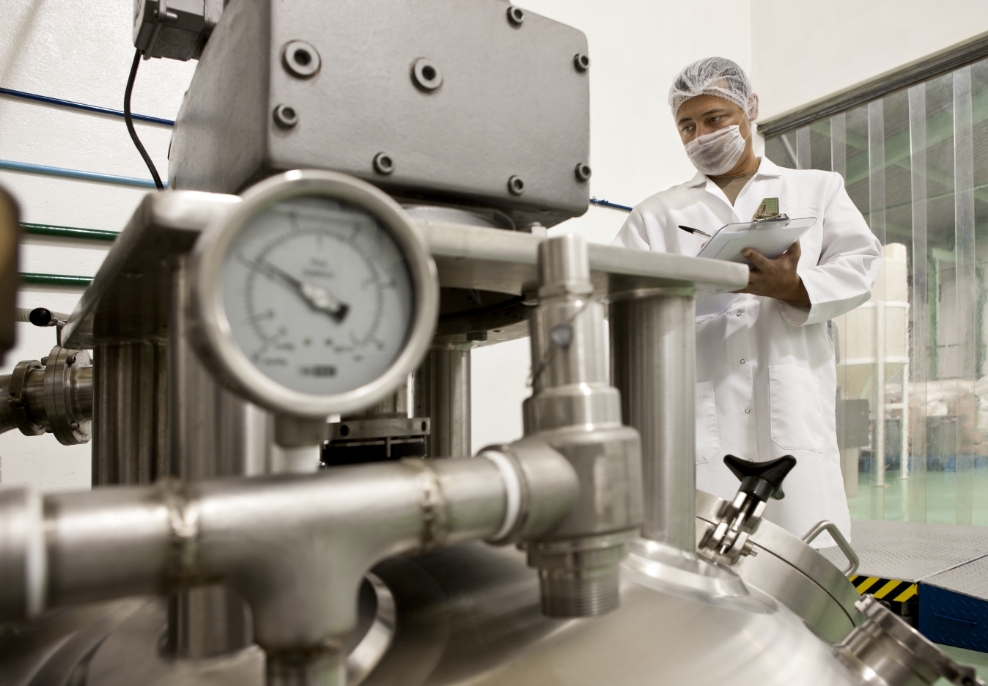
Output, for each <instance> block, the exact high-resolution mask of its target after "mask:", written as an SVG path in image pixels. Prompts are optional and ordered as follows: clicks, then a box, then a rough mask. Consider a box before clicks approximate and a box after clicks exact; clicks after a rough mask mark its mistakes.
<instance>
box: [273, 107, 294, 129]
mask: <svg viewBox="0 0 988 686" xmlns="http://www.w3.org/2000/svg"><path fill="white" fill-rule="evenodd" d="M274 123H275V124H277V125H278V126H280V127H281V128H283V129H290V128H292V127H293V126H295V125H296V124H298V112H296V111H295V108H294V107H289V106H288V105H278V106H277V107H275V108H274Z"/></svg>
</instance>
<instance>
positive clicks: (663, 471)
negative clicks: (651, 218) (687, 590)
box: [610, 293, 696, 552]
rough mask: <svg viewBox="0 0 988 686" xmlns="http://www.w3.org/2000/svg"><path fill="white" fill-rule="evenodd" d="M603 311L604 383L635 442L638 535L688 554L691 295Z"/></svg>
mask: <svg viewBox="0 0 988 686" xmlns="http://www.w3.org/2000/svg"><path fill="white" fill-rule="evenodd" d="M641 295H642V297H633V298H628V299H622V300H617V301H616V302H613V303H612V304H611V306H610V333H611V379H612V383H613V384H614V385H615V386H616V387H617V388H618V390H619V391H620V392H621V400H622V417H623V419H624V423H625V424H627V425H628V426H632V427H634V428H636V429H638V432H639V433H640V434H641V439H642V471H643V481H644V488H645V496H644V497H645V523H644V525H643V527H642V535H643V536H644V537H645V538H648V539H651V540H653V541H659V542H661V543H666V544H668V545H672V546H675V547H677V548H679V549H681V550H686V551H688V552H692V551H694V550H695V548H696V523H695V516H696V502H695V497H696V496H695V493H696V464H695V463H696V459H695V454H696V439H695V433H696V425H695V418H694V416H695V415H694V413H695V408H694V394H695V389H696V369H695V364H696V362H695V361H696V343H695V337H696V334H695V324H694V320H695V306H694V300H693V297H692V295H688V294H685V295H677V294H665V293H660V294H655V293H651V294H641Z"/></svg>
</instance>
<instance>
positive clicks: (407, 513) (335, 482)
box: [0, 441, 579, 685]
mask: <svg viewBox="0 0 988 686" xmlns="http://www.w3.org/2000/svg"><path fill="white" fill-rule="evenodd" d="M523 454H524V455H528V456H529V457H528V459H523V460H522V461H521V462H515V461H512V460H511V459H510V458H508V457H506V456H502V457H501V458H498V459H497V460H496V461H495V459H489V458H473V459H459V460H439V461H430V462H426V461H421V460H409V461H406V462H404V463H388V464H374V465H363V466H359V467H340V468H336V469H333V470H329V471H327V472H324V473H322V474H319V475H306V476H294V475H292V476H288V475H280V476H275V477H258V478H250V479H225V480H222V481H214V482H203V483H198V484H182V483H178V482H172V481H169V480H162V481H161V482H159V483H158V484H157V485H155V486H150V487H122V488H104V489H98V490H94V491H88V492H84V493H71V494H53V495H49V496H46V497H45V498H44V499H43V503H42V501H41V499H39V498H38V497H37V496H30V494H29V492H26V491H22V490H12V491H9V492H7V493H6V494H3V497H0V522H2V523H4V524H5V526H7V527H8V528H9V527H13V528H11V529H10V531H7V532H6V533H8V534H10V535H5V536H3V537H2V538H0V561H13V563H14V564H6V563H4V564H0V581H2V582H3V583H2V584H0V613H2V614H0V621H3V620H6V619H14V618H22V617H25V616H31V615H34V614H37V613H38V612H40V611H42V610H44V609H46V608H51V607H55V606H57V605H62V604H70V603H85V602H90V601H97V600H108V599H112V598H119V597H124V596H129V595H142V594H161V593H166V592H169V591H172V590H174V589H176V588H179V587H183V586H190V585H202V584H204V583H211V582H215V581H217V580H223V581H225V582H226V583H227V584H228V585H229V586H230V587H231V588H233V589H235V590H236V591H237V592H238V593H239V594H240V595H241V596H242V597H244V598H245V599H246V600H247V602H248V603H249V604H250V606H251V609H252V611H253V622H254V635H255V640H256V642H257V643H258V645H260V646H261V647H262V648H263V649H264V650H265V651H266V652H267V655H268V674H269V683H271V684H320V685H335V684H341V685H342V683H343V681H342V678H343V677H342V671H341V668H340V665H341V660H340V655H339V650H340V646H341V645H342V640H343V638H345V636H346V635H347V634H348V633H349V632H350V631H352V630H353V629H354V628H355V626H356V623H357V615H356V612H357V603H356V602H355V599H356V596H357V591H358V588H359V584H360V581H361V579H362V577H363V575H364V574H365V573H366V572H367V570H369V569H370V567H371V566H373V565H374V564H375V563H376V562H378V561H379V560H381V559H383V558H384V557H388V556H391V555H394V554H397V553H400V552H403V551H407V550H415V549H428V548H432V547H435V546H439V545H446V544H451V543H456V542H460V541H466V540H472V539H481V538H490V537H494V536H495V535H499V534H501V533H502V532H505V531H510V532H511V533H510V537H511V540H522V541H524V540H531V539H532V538H538V537H540V536H544V535H545V534H546V533H547V532H548V531H550V530H552V529H553V528H555V526H556V524H557V523H558V522H559V521H560V519H562V518H563V517H564V516H565V515H566V513H567V512H568V511H569V510H570V508H571V507H572V505H573V503H574V501H575V499H576V496H577V492H578V491H579V484H578V481H577V474H576V473H575V472H574V470H573V468H572V467H571V466H570V465H569V463H568V462H567V461H566V460H565V459H563V458H562V457H561V456H560V455H559V454H558V453H556V452H555V451H553V450H551V449H550V448H548V447H546V446H544V444H543V446H542V447H541V449H538V448H536V447H534V445H533V442H532V441H528V442H527V444H526V448H525V451H523ZM512 482H513V483H514V486H509V484H511V483H512ZM509 488H512V489H514V490H515V492H520V493H524V494H526V499H527V500H526V502H525V503H524V504H519V503H515V505H514V506H513V505H512V504H511V502H510V499H509V496H508V493H509ZM533 515H534V516H533ZM286 522H290V523H291V525H290V526H286V525H285V523H286ZM0 533H3V532H0ZM32 561H33V562H32Z"/></svg>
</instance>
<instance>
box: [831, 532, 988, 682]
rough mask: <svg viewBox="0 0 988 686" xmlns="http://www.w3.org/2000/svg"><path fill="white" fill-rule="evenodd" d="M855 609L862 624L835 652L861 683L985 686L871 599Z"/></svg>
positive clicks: (857, 604) (837, 646)
mask: <svg viewBox="0 0 988 686" xmlns="http://www.w3.org/2000/svg"><path fill="white" fill-rule="evenodd" d="M814 528H815V527H814ZM854 607H855V608H857V610H858V611H859V612H861V614H862V615H864V617H865V621H864V623H863V624H861V626H859V627H857V628H856V629H855V630H854V631H852V632H851V633H850V634H849V635H848V636H847V638H845V639H844V640H843V641H841V642H840V643H838V644H837V645H836V646H835V653H836V655H837V657H838V659H840V660H841V662H843V663H844V664H846V665H847V666H848V667H850V668H851V670H852V671H854V672H855V673H856V674H859V675H860V676H861V677H862V683H869V684H871V683H881V684H887V686H919V685H920V684H934V683H936V682H938V681H939V679H940V678H941V677H943V678H944V679H946V680H947V681H949V682H950V683H951V684H954V685H955V686H985V682H984V681H982V680H981V679H979V678H978V675H977V673H976V672H975V670H974V668H973V667H968V666H966V665H960V664H958V663H957V662H955V661H954V660H953V659H951V658H950V657H949V656H948V655H946V654H945V653H944V652H943V651H942V650H940V648H938V647H937V646H936V645H934V644H933V643H931V642H930V641H929V640H927V639H926V638H924V637H923V636H922V634H920V633H919V632H918V631H916V630H915V629H913V628H912V627H911V626H909V625H908V624H906V623H905V622H904V621H902V619H901V618H899V617H898V616H896V615H895V614H893V613H892V611H890V610H889V609H887V608H886V607H884V606H883V605H882V604H881V603H880V602H879V601H878V600H875V598H874V596H871V595H865V596H863V597H862V598H861V600H859V601H858V602H856V603H855V604H854Z"/></svg>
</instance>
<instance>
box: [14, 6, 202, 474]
mask: <svg viewBox="0 0 988 686" xmlns="http://www.w3.org/2000/svg"><path fill="white" fill-rule="evenodd" d="M132 5H133V3H132V2H130V1H129V0H85V1H81V0H80V1H76V2H71V3H62V2H45V1H44V0H3V7H2V10H0V14H2V16H3V19H2V20H0V86H3V87H6V88H12V89H16V90H22V91H28V92H33V93H40V94H43V95H49V96H53V97H59V98H63V99H66V100H74V101H77V102H83V103H88V104H94V105H101V106H104V107H112V108H114V109H122V108H123V92H124V87H125V86H126V83H127V75H128V73H129V71H130V64H131V60H132V59H133V54H134V49H133V47H132V44H131V35H130V25H131V24H130V22H131V11H132ZM194 68H195V65H194V64H193V63H189V64H182V63H179V62H173V61H163V60H153V61H150V62H145V63H143V64H142V65H141V68H140V72H139V74H138V77H137V87H136V88H135V90H134V97H133V108H134V111H135V112H138V113H141V114H150V115H155V116H159V117H164V118H168V119H173V118H174V117H175V115H176V114H177V113H178V107H179V104H180V103H181V99H182V94H183V93H184V92H185V89H186V87H187V84H188V82H189V80H190V79H191V77H192V71H193V69H194ZM138 131H139V133H140V135H141V137H142V139H143V140H144V143H145V145H146V146H147V149H148V151H149V152H150V154H151V156H152V157H153V158H154V159H155V162H156V163H157V165H158V169H159V170H160V171H161V173H162V176H164V172H165V169H166V167H167V161H166V154H167V151H168V140H169V136H170V129H168V128H164V127H160V126H153V125H142V124H138ZM0 159H6V160H14V161H17V162H32V163H35V164H45V165H52V166H58V167H67V168H70V169H79V170H84V171H92V172H102V173H107V174H117V175H121V176H134V177H140V178H145V179H149V178H150V175H149V174H148V171H147V168H146V167H145V166H144V162H143V161H142V160H141V158H140V156H139V155H138V153H137V151H136V150H135V149H134V146H133V144H132V143H131V142H130V138H129V137H128V135H127V130H126V128H125V126H124V122H123V120H122V119H119V118H116V117H109V116H102V115H91V114H84V113H81V112H78V111H76V110H68V109H63V108H57V107H49V106H46V105H41V104H35V103H28V102H25V101H23V100H17V99H13V98H8V97H5V96H0ZM0 184H3V185H4V186H5V187H6V188H7V189H8V190H9V191H11V192H12V193H13V194H14V195H15V197H17V199H18V201H19V202H20V206H21V212H22V215H23V219H24V221H28V222H37V223H49V224H60V225H67V226H81V227H86V228H95V229H111V230H117V231H119V230H120V229H122V228H123V226H124V224H125V222H126V221H127V219H128V218H129V217H130V215H131V213H132V212H133V209H134V207H135V206H136V205H137V203H138V202H140V199H141V198H142V197H143V196H144V193H145V192H146V191H143V190H140V189H131V188H124V187H120V186H111V185H108V184H102V183H92V182H80V181H71V180H65V179H55V178H51V177H46V176H36V175H31V174H22V173H14V172H6V171H0ZM108 247H109V245H108V244H103V243H80V242H77V241H72V242H69V241H64V240H57V239H45V238H35V237H28V238H27V239H26V240H25V242H24V244H23V245H22V248H21V267H20V268H21V271H26V272H43V273H55V274H77V275H84V276H92V275H93V274H95V273H96V270H97V269H98V268H99V265H100V264H101V263H102V261H103V258H104V256H105V255H106V252H107V249H108ZM80 294H81V290H80V289H65V288H33V287H28V288H24V289H22V290H21V293H20V296H19V301H20V306H21V307H28V308H32V307H41V306H44V307H48V308H49V309H52V310H56V311H63V312H71V311H72V309H73V308H74V307H75V303H76V301H77V300H78V298H79V295H80ZM18 338H19V341H18V345H17V347H16V348H15V349H14V350H12V351H10V352H9V353H7V356H6V359H5V363H6V364H5V365H4V367H3V372H4V373H6V372H8V371H9V370H10V368H11V367H12V366H13V365H14V364H15V363H16V362H17V361H18V360H21V359H38V358H39V357H42V356H44V355H45V354H46V353H47V352H48V350H49V349H50V348H51V346H52V345H54V343H55V337H54V333H53V330H52V329H37V328H35V327H32V326H30V325H29V324H19V325H18ZM89 455H90V447H89V445H84V446H76V447H72V448H66V447H63V446H61V445H59V444H58V442H57V441H55V439H54V438H53V437H52V436H43V437H37V438H34V437H27V436H22V435H21V434H19V433H17V432H13V433H6V434H3V435H2V436H0V466H2V473H0V480H2V482H3V483H4V484H20V483H30V484H33V485H36V486H39V487H43V488H45V489H47V490H55V489H66V488H84V487H88V485H89V482H90V466H89Z"/></svg>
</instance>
